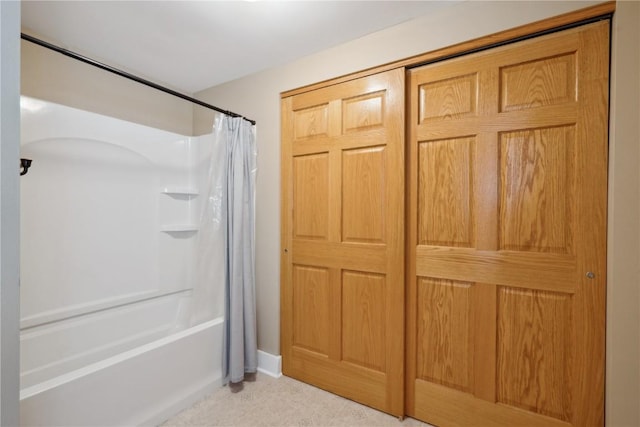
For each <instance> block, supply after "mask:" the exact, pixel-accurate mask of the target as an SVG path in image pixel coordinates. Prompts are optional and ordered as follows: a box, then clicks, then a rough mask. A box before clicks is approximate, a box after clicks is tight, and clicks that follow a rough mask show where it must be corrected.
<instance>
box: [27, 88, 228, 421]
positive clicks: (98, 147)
mask: <svg viewBox="0 0 640 427" xmlns="http://www.w3.org/2000/svg"><path fill="white" fill-rule="evenodd" d="M22 104H23V109H22V117H21V119H22V120H21V121H22V123H21V128H22V135H21V141H22V143H21V157H28V158H32V159H33V165H32V167H31V169H30V170H29V172H28V174H27V175H25V176H24V177H22V180H21V186H22V188H21V246H22V247H21V325H20V326H21V333H20V347H21V424H22V425H38V424H48V425H131V424H145V423H156V422H159V421H162V418H163V417H166V416H169V415H171V414H172V413H173V412H175V411H178V410H180V409H182V407H183V406H184V405H188V404H189V403H191V402H192V401H193V400H194V399H197V398H198V397H201V396H202V395H203V394H204V393H206V392H207V391H209V390H211V389H212V388H213V387H215V386H218V385H219V384H220V383H221V363H220V359H221V353H222V352H221V347H222V329H223V323H224V322H223V310H224V305H223V293H224V289H223V279H224V262H223V257H222V251H223V248H224V247H223V246H222V241H223V234H222V233H223V230H221V229H219V227H218V226H217V225H216V224H218V225H219V224H220V221H219V219H216V218H212V219H209V221H210V223H209V224H208V225H207V226H206V227H204V229H206V230H207V232H206V234H207V235H206V236H201V234H199V228H200V226H201V224H202V219H201V217H200V216H201V208H202V207H203V203H204V202H205V199H206V198H207V197H208V194H206V192H207V190H208V186H209V182H210V177H209V174H208V172H209V167H210V164H211V156H212V153H213V146H214V145H213V137H212V135H205V136H201V137H186V136H182V135H177V134H173V133H170V132H165V131H162V130H158V129H153V128H149V127H146V126H142V125H138V124H134V123H130V122H126V121H123V120H118V119H114V118H111V117H106V116H101V115H98V114H94V113H90V112H86V111H82V110H77V109H74V108H70V107H66V106H62V105H57V104H53V103H49V102H44V101H40V100H35V99H32V98H26V97H23V100H22ZM201 190H202V191H203V193H202V194H201ZM201 237H202V238H201ZM203 244H213V245H214V246H209V247H208V250H207V251H206V252H207V253H208V254H210V255H211V254H213V255H216V254H218V253H219V254H220V256H219V257H217V256H215V257H214V259H209V260H208V261H207V263H208V264H210V265H211V264H213V265H211V267H212V270H210V271H209V272H208V274H207V276H208V279H211V278H214V279H215V278H217V279H219V280H213V281H212V280H208V281H207V282H208V284H207V285H203V283H204V281H203V280H198V276H199V275H202V271H201V270H199V269H198V264H197V254H198V253H200V252H201V250H202V245H203ZM200 266H202V264H200ZM212 272H213V274H212Z"/></svg>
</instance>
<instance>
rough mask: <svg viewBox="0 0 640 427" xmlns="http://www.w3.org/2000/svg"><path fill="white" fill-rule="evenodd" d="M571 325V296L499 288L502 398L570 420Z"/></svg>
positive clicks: (500, 390) (498, 346)
mask: <svg viewBox="0 0 640 427" xmlns="http://www.w3.org/2000/svg"><path fill="white" fill-rule="evenodd" d="M571 324H572V320H571V297H570V295H566V294H559V293H551V292H541V291H530V290H523V289H509V288H504V287H503V288H500V290H499V292H498V342H497V349H498V351H497V353H498V358H497V377H496V378H497V380H496V383H497V399H498V402H501V403H505V404H508V405H512V406H516V407H519V408H523V409H526V410H528V411H532V412H537V413H540V414H544V415H547V416H550V417H553V418H557V419H559V420H562V421H569V420H571V419H572V416H571V410H572V408H571V399H572V391H571V386H570V385H571V383H572V378H571V362H572V348H571V342H572V339H571Z"/></svg>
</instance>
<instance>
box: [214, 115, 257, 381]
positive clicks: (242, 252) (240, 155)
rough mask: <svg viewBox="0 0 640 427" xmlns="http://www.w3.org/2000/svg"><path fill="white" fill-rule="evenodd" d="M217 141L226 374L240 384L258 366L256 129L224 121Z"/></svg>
mask: <svg viewBox="0 0 640 427" xmlns="http://www.w3.org/2000/svg"><path fill="white" fill-rule="evenodd" d="M216 133H217V134H218V136H219V138H217V139H218V141H219V142H218V143H219V144H223V145H224V149H225V152H226V153H225V154H226V189H225V190H224V193H223V194H224V198H223V199H224V200H223V205H224V209H225V210H226V239H225V247H226V267H227V268H226V270H227V271H226V280H225V335H224V354H223V369H222V375H223V378H224V381H225V383H228V382H231V383H239V382H242V381H243V380H244V376H245V373H255V372H256V370H257V367H258V348H257V337H256V302H255V270H254V266H255V182H256V157H257V150H256V142H255V126H253V125H251V123H250V122H248V121H247V120H244V119H243V118H242V117H228V116H224V117H222V118H221V119H220V120H219V121H218V123H217V124H216Z"/></svg>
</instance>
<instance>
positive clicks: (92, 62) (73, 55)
mask: <svg viewBox="0 0 640 427" xmlns="http://www.w3.org/2000/svg"><path fill="white" fill-rule="evenodd" d="M0 1H1V0H0ZM20 38H22V39H24V40H26V41H29V42H31V43H35V44H37V45H39V46H42V47H45V48H47V49H51V50H53V51H56V52H58V53H61V54H63V55H65V56H68V57H70V58H73V59H77V60H78V61H81V62H84V63H85V64H89V65H93V66H94V67H98V68H100V69H103V70H105V71H109V72H110V73H113V74H117V75H119V76H121V77H124V78H127V79H129V80H133V81H135V82H138V83H142V84H143V85H146V86H149V87H152V88H154V89H157V90H159V91H162V92H165V93H168V94H169V95H173V96H177V97H178V98H182V99H184V100H187V101H190V102H193V103H194V104H198V105H200V106H202V107H205V108H209V109H210V110H215V111H217V112H219V113H222V114H225V115H227V116H231V117H242V118H243V119H245V120H246V121H248V122H250V123H251V124H252V125H255V124H256V122H255V120H250V119H248V118H246V117H244V116H242V115H240V114H237V113H234V112H233V111H228V110H223V109H222V108H218V107H216V106H215V105H211V104H207V103H206V102H203V101H200V100H199V99H196V98H193V97H191V96H188V95H185V94H182V93H180V92H176V91H175V90H172V89H169V88H167V87H164V86H160V85H159V84H156V83H153V82H152V81H149V80H146V79H143V78H141V77H138V76H134V75H133V74H130V73H127V72H126V71H122V70H119V69H117V68H114V67H112V66H110V65H107V64H103V63H102V62H98V61H96V60H94V59H91V58H87V57H86V56H82V55H80V54H78V53H75V52H72V51H70V50H67V49H64V48H62V47H60V46H56V45H54V44H51V43H48V42H46V41H44V40H40V39H38V38H36V37H33V36H30V35H28V34H25V33H20Z"/></svg>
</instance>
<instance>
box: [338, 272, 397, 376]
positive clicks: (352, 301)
mask: <svg viewBox="0 0 640 427" xmlns="http://www.w3.org/2000/svg"><path fill="white" fill-rule="evenodd" d="M385 286H386V283H385V277H384V276H383V275H381V274H371V273H362V272H356V271H343V272H342V307H343V309H342V360H344V361H346V362H350V363H354V364H357V365H361V366H364V367H367V368H371V369H375V370H376V371H380V372H384V371H385V367H386V354H385V353H386V352H385V348H386V330H385V329H386V328H384V326H383V325H384V322H385V311H386V302H385Z"/></svg>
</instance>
